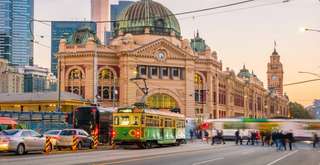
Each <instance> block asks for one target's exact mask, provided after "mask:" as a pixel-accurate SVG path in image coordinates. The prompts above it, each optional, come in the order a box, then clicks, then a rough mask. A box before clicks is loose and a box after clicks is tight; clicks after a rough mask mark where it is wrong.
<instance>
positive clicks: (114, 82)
mask: <svg viewBox="0 0 320 165" xmlns="http://www.w3.org/2000/svg"><path fill="white" fill-rule="evenodd" d="M114 76H115V75H113V80H112V86H113V89H112V107H113V108H114V107H115V96H116V95H115V92H116V89H115V86H116V79H115V77H114Z"/></svg>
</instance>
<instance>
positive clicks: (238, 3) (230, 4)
mask: <svg viewBox="0 0 320 165" xmlns="http://www.w3.org/2000/svg"><path fill="white" fill-rule="evenodd" d="M254 1H258V0H245V1H238V2H234V3H229V4H225V5H220V6H215V7H209V8H204V9H198V10H191V11H185V12H180V13H174V14H167V15H164V16H161V17H160V16H153V17H142V18H135V19H127V20H106V21H95V22H96V23H115V22H126V21H137V20H147V19H154V18H166V17H172V16H179V15H187V14H192V13H200V12H204V11H210V10H216V9H222V8H227V7H232V6H238V5H242V4H247V3H250V2H254ZM34 21H37V22H44V23H45V22H52V21H51V20H40V19H34Z"/></svg>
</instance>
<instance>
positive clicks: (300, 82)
mask: <svg viewBox="0 0 320 165" xmlns="http://www.w3.org/2000/svg"><path fill="white" fill-rule="evenodd" d="M313 81H320V79H311V80H306V81H299V82H295V83H290V84H284V85H283V86H291V85H298V84H304V83H308V82H313Z"/></svg>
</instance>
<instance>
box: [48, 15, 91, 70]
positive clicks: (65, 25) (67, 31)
mask: <svg viewBox="0 0 320 165" xmlns="http://www.w3.org/2000/svg"><path fill="white" fill-rule="evenodd" d="M81 27H90V29H91V30H92V31H94V32H96V31H97V25H96V23H95V22H85V21H54V22H52V23H51V72H52V73H53V74H54V75H56V76H57V58H56V53H57V52H58V50H59V43H60V40H61V38H68V37H70V35H71V34H73V33H74V32H75V31H76V30H77V29H79V28H81Z"/></svg>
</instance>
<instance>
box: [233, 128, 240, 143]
mask: <svg viewBox="0 0 320 165" xmlns="http://www.w3.org/2000/svg"><path fill="white" fill-rule="evenodd" d="M234 135H235V138H236V145H238V144H239V140H240V131H239V129H238V130H237V131H236V132H235V133H234Z"/></svg>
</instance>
